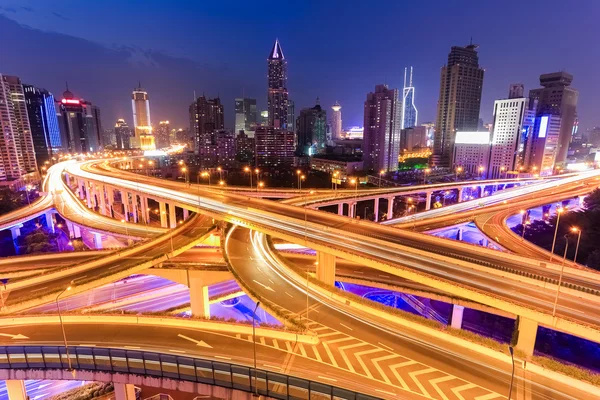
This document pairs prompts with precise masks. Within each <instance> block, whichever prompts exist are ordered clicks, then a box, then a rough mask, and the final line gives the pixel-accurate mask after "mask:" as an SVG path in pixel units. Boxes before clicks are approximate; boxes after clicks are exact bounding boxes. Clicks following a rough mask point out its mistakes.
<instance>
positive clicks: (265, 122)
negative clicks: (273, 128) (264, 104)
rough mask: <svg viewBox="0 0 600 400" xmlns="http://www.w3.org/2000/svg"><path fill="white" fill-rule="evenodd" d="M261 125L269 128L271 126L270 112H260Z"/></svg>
mask: <svg viewBox="0 0 600 400" xmlns="http://www.w3.org/2000/svg"><path fill="white" fill-rule="evenodd" d="M260 124H261V125H262V126H268V125H269V111H267V110H264V111H261V112H260Z"/></svg>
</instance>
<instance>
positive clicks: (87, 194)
mask: <svg viewBox="0 0 600 400" xmlns="http://www.w3.org/2000/svg"><path fill="white" fill-rule="evenodd" d="M92 197H94V193H93V192H92V190H90V183H89V182H85V199H86V200H87V206H88V208H93V206H92Z"/></svg>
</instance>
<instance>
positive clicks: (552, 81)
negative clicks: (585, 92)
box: [529, 71, 579, 165]
mask: <svg viewBox="0 0 600 400" xmlns="http://www.w3.org/2000/svg"><path fill="white" fill-rule="evenodd" d="M571 82H573V75H571V74H569V73H567V72H564V71H561V72H553V73H550V74H542V75H540V85H541V86H542V87H541V88H539V89H533V90H530V91H529V98H531V99H536V100H537V108H536V115H537V116H541V115H555V116H558V117H559V118H560V137H559V139H558V150H557V153H556V160H555V162H556V164H557V165H563V164H564V163H565V162H566V160H567V152H568V150H569V143H570V142H571V136H572V134H573V125H574V122H575V117H576V115H577V99H578V98H579V92H578V91H577V90H575V89H573V88H572V87H570V85H571Z"/></svg>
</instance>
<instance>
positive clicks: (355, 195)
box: [350, 178, 358, 202]
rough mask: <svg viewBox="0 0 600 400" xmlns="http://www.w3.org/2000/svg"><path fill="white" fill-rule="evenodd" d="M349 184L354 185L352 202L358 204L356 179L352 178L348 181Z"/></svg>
mask: <svg viewBox="0 0 600 400" xmlns="http://www.w3.org/2000/svg"><path fill="white" fill-rule="evenodd" d="M350 183H351V184H353V185H354V200H356V202H358V179H357V178H352V179H350Z"/></svg>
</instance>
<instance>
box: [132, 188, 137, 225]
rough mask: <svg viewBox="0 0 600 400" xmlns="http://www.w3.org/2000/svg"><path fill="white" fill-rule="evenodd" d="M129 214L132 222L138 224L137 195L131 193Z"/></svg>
mask: <svg viewBox="0 0 600 400" xmlns="http://www.w3.org/2000/svg"><path fill="white" fill-rule="evenodd" d="M131 213H132V214H133V222H134V223H136V224H137V222H138V206H137V195H136V194H135V193H131Z"/></svg>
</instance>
